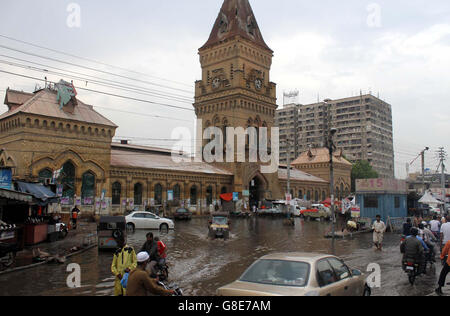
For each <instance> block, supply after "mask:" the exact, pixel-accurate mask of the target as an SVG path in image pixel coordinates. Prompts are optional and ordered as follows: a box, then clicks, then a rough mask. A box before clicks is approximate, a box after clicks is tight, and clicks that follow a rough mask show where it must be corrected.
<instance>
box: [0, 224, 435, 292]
mask: <svg viewBox="0 0 450 316" xmlns="http://www.w3.org/2000/svg"><path fill="white" fill-rule="evenodd" d="M328 230H329V223H323V222H304V221H303V220H301V219H296V226H295V228H294V227H287V226H284V225H283V221H282V220H281V219H271V218H250V219H234V220H233V222H232V234H231V238H230V240H228V241H224V240H210V239H208V237H207V235H208V234H207V233H208V230H207V220H206V219H199V218H197V219H193V220H192V221H190V222H177V223H176V229H175V231H171V232H169V233H162V234H160V233H159V232H154V233H155V235H159V236H160V237H161V239H162V240H163V241H164V242H165V243H166V245H167V246H168V249H169V251H168V261H169V263H170V279H171V281H174V282H176V283H177V284H178V285H180V286H181V287H182V288H183V290H184V292H185V294H186V295H196V296H197V295H200V296H202V295H214V294H215V291H216V289H217V288H219V287H220V286H223V285H225V284H227V283H229V282H232V281H234V280H235V279H237V278H238V277H239V276H240V275H241V274H242V273H243V272H244V271H245V269H246V268H247V267H248V266H249V265H250V264H252V263H253V262H254V261H255V260H256V259H258V258H260V257H261V256H263V255H265V254H268V253H271V252H278V251H282V252H291V251H302V252H320V253H331V251H332V248H331V241H330V240H329V239H325V238H324V237H323V236H324V234H325V232H326V231H328ZM146 233H147V232H146V231H137V232H136V233H133V234H130V235H129V236H128V243H129V244H130V245H132V246H133V247H135V249H136V251H139V250H140V248H141V246H142V244H143V243H144V242H145V235H146ZM398 242H399V236H397V235H391V234H388V235H387V236H386V248H385V251H384V252H382V253H379V252H375V251H373V250H372V248H371V247H372V245H371V234H365V235H359V236H357V237H355V238H353V239H345V240H342V239H341V240H339V241H337V243H336V254H337V255H338V256H341V257H342V258H343V259H345V260H346V262H347V263H348V264H349V265H350V266H351V267H354V268H359V269H361V270H363V271H366V269H367V265H368V264H369V263H371V262H376V263H379V264H380V265H381V268H382V289H377V290H375V291H374V294H375V295H427V294H429V293H430V292H432V289H433V286H434V284H435V282H436V276H434V275H433V276H427V277H424V278H421V279H420V280H419V281H418V283H417V285H416V286H414V287H411V286H409V285H408V280H407V278H406V276H404V275H403V272H402V270H401V267H400V259H399V258H400V257H399V247H398ZM111 260H112V254H111V253H98V252H97V250H96V249H94V250H90V251H88V252H86V253H85V254H83V255H80V256H78V257H75V258H73V259H71V262H75V263H79V264H80V265H81V268H82V288H80V289H68V288H67V286H66V278H67V276H68V275H69V273H68V272H66V265H62V266H55V265H47V266H42V267H38V268H35V269H32V270H26V271H22V272H18V273H14V274H10V275H5V276H0V295H99V296H100V295H112V291H113V282H114V277H112V275H111V272H110V265H111Z"/></svg>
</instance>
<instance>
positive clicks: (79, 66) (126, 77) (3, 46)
mask: <svg viewBox="0 0 450 316" xmlns="http://www.w3.org/2000/svg"><path fill="white" fill-rule="evenodd" d="M0 48H3V49H7V50H10V51H14V52H18V53H21V54H25V55H29V56H33V57H38V58H42V59H47V60H51V61H54V62H57V63H61V64H66V65H70V66H74V67H78V68H83V69H87V70H91V71H96V72H99V73H103V74H106V75H111V76H115V77H119V78H123V79H127V80H132V81H137V82H141V83H145V84H148V85H152V86H157V87H161V88H166V89H171V90H175V91H181V92H185V93H188V94H192V93H193V92H192V91H188V90H183V89H178V88H172V87H169V86H165V85H161V84H157V83H154V82H150V81H146V80H140V79H136V78H132V77H128V76H123V75H119V74H116V73H113V72H109V71H104V70H100V69H96V68H92V67H87V66H83V65H79V64H75V63H71V62H67V61H63V60H60V59H56V58H52V57H46V56H42V55H38V54H34V53H29V52H26V51H23V50H20V49H16V48H12V47H8V46H5V45H0Z"/></svg>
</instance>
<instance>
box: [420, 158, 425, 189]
mask: <svg viewBox="0 0 450 316" xmlns="http://www.w3.org/2000/svg"><path fill="white" fill-rule="evenodd" d="M420 154H421V155H422V188H423V193H424V194H425V191H426V188H425V151H424V150H422V152H421V153H420Z"/></svg>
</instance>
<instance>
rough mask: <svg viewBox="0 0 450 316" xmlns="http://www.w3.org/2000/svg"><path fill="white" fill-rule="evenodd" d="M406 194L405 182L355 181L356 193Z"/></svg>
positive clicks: (391, 180) (392, 180)
mask: <svg viewBox="0 0 450 316" xmlns="http://www.w3.org/2000/svg"><path fill="white" fill-rule="evenodd" d="M366 192H368V193H378V192H379V193H383V192H386V193H402V194H406V193H407V186H406V181H405V180H397V179H383V178H380V179H360V180H356V193H366Z"/></svg>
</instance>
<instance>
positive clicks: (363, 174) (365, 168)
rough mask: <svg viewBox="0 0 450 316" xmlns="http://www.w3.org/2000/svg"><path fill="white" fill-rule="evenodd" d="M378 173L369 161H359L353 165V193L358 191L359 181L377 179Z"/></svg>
mask: <svg viewBox="0 0 450 316" xmlns="http://www.w3.org/2000/svg"><path fill="white" fill-rule="evenodd" d="M376 178H378V172H376V171H375V170H373V168H372V166H371V165H370V163H369V162H368V161H367V160H359V161H357V162H355V163H354V164H353V168H352V192H355V190H356V180H357V179H376Z"/></svg>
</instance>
